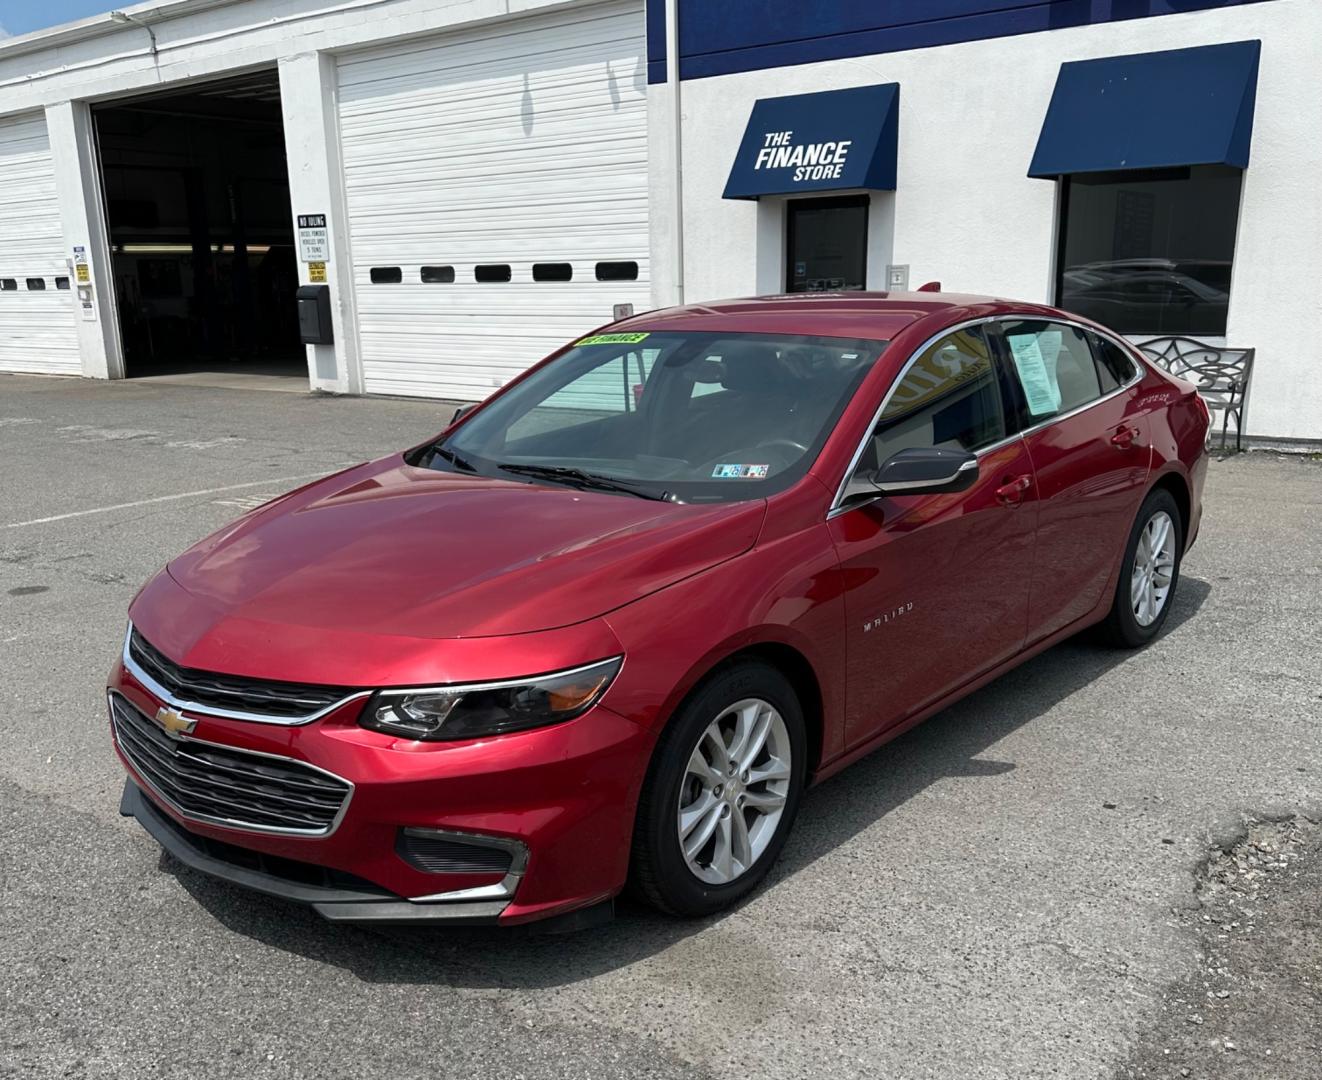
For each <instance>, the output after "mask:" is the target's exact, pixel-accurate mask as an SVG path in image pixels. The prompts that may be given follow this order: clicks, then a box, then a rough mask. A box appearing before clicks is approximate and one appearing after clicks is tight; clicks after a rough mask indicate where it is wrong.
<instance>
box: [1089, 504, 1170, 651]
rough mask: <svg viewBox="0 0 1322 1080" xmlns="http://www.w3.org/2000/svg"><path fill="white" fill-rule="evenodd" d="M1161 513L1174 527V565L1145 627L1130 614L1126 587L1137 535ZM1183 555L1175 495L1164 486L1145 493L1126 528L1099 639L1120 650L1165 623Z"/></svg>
mask: <svg viewBox="0 0 1322 1080" xmlns="http://www.w3.org/2000/svg"><path fill="white" fill-rule="evenodd" d="M1161 512H1165V513H1166V514H1167V515H1169V517H1170V519H1171V521H1172V522H1173V523H1174V530H1175V567H1174V569H1173V570H1172V572H1171V584H1170V591H1169V592H1168V593H1167V595H1166V602H1165V604H1163V605H1162V608H1161V611H1160V612H1158V614H1157V617H1156V618H1155V619H1154V620H1153V621H1152V622H1151V623H1149V624H1148V625H1147V626H1144V625H1142V624H1141V623H1140V622H1139V621H1138V619H1137V617H1136V616H1135V614H1134V606H1133V603H1132V601H1131V600H1130V587H1131V584H1132V581H1133V574H1134V558H1135V556H1136V555H1137V553H1138V544H1139V538H1140V537H1141V536H1142V534H1143V530H1144V529H1145V528H1147V525H1148V522H1149V521H1151V520H1152V518H1153V517H1154V516H1155V515H1156V514H1158V513H1161ZM1183 557H1184V520H1183V518H1182V517H1181V515H1180V508H1179V506H1178V505H1177V504H1176V502H1175V497H1174V496H1173V495H1171V493H1170V492H1169V491H1167V490H1166V489H1165V488H1157V489H1156V490H1154V491H1152V492H1149V494H1148V497H1147V498H1146V499H1144V500H1143V505H1142V506H1141V507H1140V508H1139V511H1138V516H1137V517H1136V518H1135V519H1134V527H1133V528H1132V529H1130V531H1129V543H1128V544H1127V545H1126V547H1125V558H1124V561H1123V562H1122V563H1121V564H1120V579H1119V581H1117V582H1116V586H1115V599H1114V600H1113V601H1112V603H1111V611H1110V613H1109V614H1108V615H1107V616H1106V620H1105V621H1104V622H1103V623H1102V624H1101V626H1100V627H1099V629H1100V631H1101V636H1102V639H1103V640H1104V641H1105V642H1106V643H1107V644H1110V645H1113V646H1115V647H1116V648H1120V649H1139V648H1142V647H1143V646H1144V645H1146V644H1147V643H1148V642H1150V641H1151V640H1152V639H1153V638H1155V637H1156V636H1157V635H1158V634H1160V633H1161V629H1162V627H1163V626H1165V625H1166V619H1167V618H1168V617H1169V616H1170V613H1171V606H1172V605H1173V604H1174V603H1175V592H1176V589H1177V588H1178V586H1179V584H1180V562H1181V560H1182V559H1183Z"/></svg>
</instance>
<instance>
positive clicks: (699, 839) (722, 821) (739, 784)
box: [676, 698, 793, 885]
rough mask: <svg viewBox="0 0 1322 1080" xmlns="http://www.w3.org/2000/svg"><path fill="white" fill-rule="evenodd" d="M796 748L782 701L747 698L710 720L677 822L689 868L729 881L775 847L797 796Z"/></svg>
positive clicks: (711, 880)
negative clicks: (793, 785)
mask: <svg viewBox="0 0 1322 1080" xmlns="http://www.w3.org/2000/svg"><path fill="white" fill-rule="evenodd" d="M792 753H793V751H792V749H791V744H790V737H789V730H788V729H787V728H786V726H785V720H784V718H783V717H782V716H781V715H780V713H779V711H777V709H776V708H775V706H773V705H771V704H770V703H769V702H767V701H764V700H762V699H761V698H745V699H744V700H742V701H737V702H735V703H734V704H733V705H731V706H730V707H729V708H727V709H725V710H724V711H722V713H721V714H720V716H718V717H716V719H714V720H713V721H712V722H711V723H710V724H708V725H707V727H706V729H705V730H704V731H703V733H702V735H701V737H700V738H699V739H698V742H697V745H696V746H694V748H693V751H692V753H691V754H690V755H689V760H688V765H687V767H686V768H685V772H684V779H683V782H682V783H681V784H680V789H679V806H678V812H677V815H676V827H677V830H678V834H679V844H680V848H681V850H682V851H683V854H684V861H685V863H687V864H688V868H689V869H690V870H691V871H692V872H693V874H694V875H695V876H696V877H697V878H699V880H701V881H703V882H706V883H707V884H709V885H728V884H730V883H731V882H733V881H735V880H737V879H738V878H739V877H741V876H742V875H743V874H744V873H746V872H747V871H748V869H749V867H751V866H752V865H753V864H754V863H755V862H757V860H758V858H759V857H760V856H761V854H762V853H763V852H764V851H765V850H766V849H767V845H768V844H770V843H771V840H772V838H773V837H774V836H775V834H776V829H777V827H778V826H779V824H780V819H781V816H782V815H783V814H784V812H785V803H786V800H787V799H788V797H789V790H790V776H791V769H790V766H791V758H792Z"/></svg>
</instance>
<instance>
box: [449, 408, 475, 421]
mask: <svg viewBox="0 0 1322 1080" xmlns="http://www.w3.org/2000/svg"><path fill="white" fill-rule="evenodd" d="M476 408H477V406H476V405H460V406H459V408H457V409H455V411H454V415H453V416H452V417H450V423H451V424H457V423H459V421H460V420H462V419H463V418H464V417H465V416H467V415H468V414H469V413H471V412H472V411H473V410H474V409H476Z"/></svg>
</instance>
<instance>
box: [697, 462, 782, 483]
mask: <svg viewBox="0 0 1322 1080" xmlns="http://www.w3.org/2000/svg"><path fill="white" fill-rule="evenodd" d="M770 471H771V466H770V465H717V466H716V468H714V469H712V471H711V475H712V479H713V480H765V479H766V478H767V473H768V472H770Z"/></svg>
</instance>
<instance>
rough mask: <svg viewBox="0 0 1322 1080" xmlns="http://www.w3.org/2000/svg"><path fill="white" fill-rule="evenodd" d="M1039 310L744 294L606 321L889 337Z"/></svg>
mask: <svg viewBox="0 0 1322 1080" xmlns="http://www.w3.org/2000/svg"><path fill="white" fill-rule="evenodd" d="M1010 306H1013V307H1015V308H1019V309H1025V308H1027V309H1036V310H1041V309H1040V306H1039V305H1036V304H1014V305H1011V304H1010V303H1009V302H1008V301H1005V300H999V299H997V298H995V297H989V296H972V295H967V294H964V293H937V292H822V293H793V294H788V295H779V296H750V297H744V298H742V299H735V300H716V301H712V302H709V303H702V304H686V305H684V306H683V307H670V308H660V309H658V310H656V311H646V312H643V313H642V314H639V315H634V316H632V317H630V318H627V319H622V320H621V321H619V322H616V323H612V324H611V325H610V331H611V332H612V333H614V332H622V333H627V332H629V331H643V330H655V331H663V330H690V331H693V330H706V331H715V332H731V333H749V332H759V331H760V332H763V333H778V334H808V335H816V336H821V337H856V338H870V339H887V340H888V339H890V338H893V337H894V336H895V335H896V334H898V333H899V332H900V331H901V330H903V329H904V328H905V327H906V326H908V325H910V324H911V323H914V322H917V321H918V320H920V319H925V318H927V317H928V316H931V315H940V314H943V313H944V314H945V315H946V316H947V317H960V316H961V315H962V312H964V311H970V309H978V312H977V313H978V314H981V313H983V312H985V311H986V309H988V308H997V307H1010Z"/></svg>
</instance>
